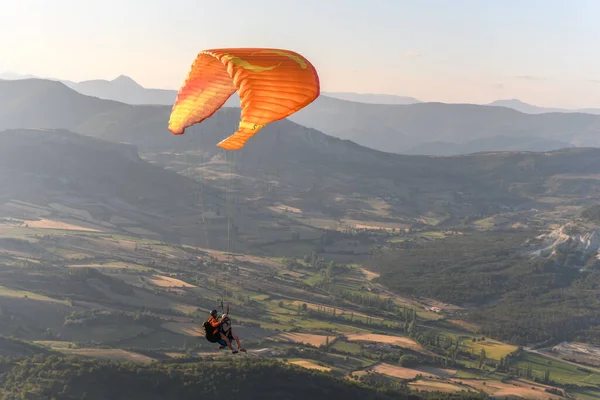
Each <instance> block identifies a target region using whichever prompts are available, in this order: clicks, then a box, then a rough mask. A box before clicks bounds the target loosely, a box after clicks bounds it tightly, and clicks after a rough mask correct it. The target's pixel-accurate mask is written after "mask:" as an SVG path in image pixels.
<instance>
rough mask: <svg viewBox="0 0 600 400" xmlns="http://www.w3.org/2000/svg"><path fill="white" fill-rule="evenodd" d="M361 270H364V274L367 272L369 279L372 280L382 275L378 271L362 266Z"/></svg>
mask: <svg viewBox="0 0 600 400" xmlns="http://www.w3.org/2000/svg"><path fill="white" fill-rule="evenodd" d="M360 270H361V271H362V273H363V274H365V276H366V277H367V280H368V281H372V280H373V279H375V278H379V276H380V275H379V274H378V273H375V272H372V271H369V270H366V269H364V268H361V269H360Z"/></svg>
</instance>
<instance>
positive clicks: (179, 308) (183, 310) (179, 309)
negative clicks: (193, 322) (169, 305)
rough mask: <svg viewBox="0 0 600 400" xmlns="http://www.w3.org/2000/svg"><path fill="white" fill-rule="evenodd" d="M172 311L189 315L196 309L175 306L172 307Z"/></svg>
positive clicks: (180, 305) (181, 305) (182, 305)
mask: <svg viewBox="0 0 600 400" xmlns="http://www.w3.org/2000/svg"><path fill="white" fill-rule="evenodd" d="M173 309H174V310H177V311H179V312H182V313H184V314H190V313H193V312H195V311H196V310H197V309H198V307H194V306H189V305H187V304H175V305H174V306H173Z"/></svg>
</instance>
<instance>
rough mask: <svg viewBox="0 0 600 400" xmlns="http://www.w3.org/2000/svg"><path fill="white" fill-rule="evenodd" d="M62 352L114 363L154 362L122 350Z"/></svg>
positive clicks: (69, 350) (71, 350) (140, 355)
mask: <svg viewBox="0 0 600 400" xmlns="http://www.w3.org/2000/svg"><path fill="white" fill-rule="evenodd" d="M62 352H63V353H65V354H75V355H79V356H86V357H94V358H108V359H111V360H116V361H132V362H140V363H151V362H152V361H154V359H153V358H150V357H147V356H144V355H142V354H138V353H134V352H132V351H126V350H122V349H63V350H62Z"/></svg>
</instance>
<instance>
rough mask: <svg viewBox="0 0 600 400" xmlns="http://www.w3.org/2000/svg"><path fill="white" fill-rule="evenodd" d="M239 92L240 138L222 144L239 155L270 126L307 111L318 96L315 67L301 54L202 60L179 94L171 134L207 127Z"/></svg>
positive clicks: (261, 52)
mask: <svg viewBox="0 0 600 400" xmlns="http://www.w3.org/2000/svg"><path fill="white" fill-rule="evenodd" d="M236 90H237V92H238V94H239V96H240V104H241V107H242V114H241V121H240V124H239V127H238V130H237V132H235V133H234V134H233V135H231V136H230V137H228V138H226V139H224V140H223V141H221V142H220V143H219V144H218V146H219V147H222V148H224V149H226V150H238V149H241V148H242V147H243V146H244V144H245V143H246V141H248V139H250V138H251V137H252V136H254V135H255V134H256V133H257V132H258V131H259V130H261V129H262V128H263V127H264V126H265V125H267V124H268V123H270V122H273V121H277V120H280V119H283V118H285V117H288V116H289V115H291V114H293V113H295V112H296V111H298V110H300V109H302V108H304V107H306V106H307V105H308V104H310V103H311V102H313V101H314V100H315V99H316V98H317V97H318V96H319V94H320V84H319V76H318V74H317V71H316V69H315V68H314V66H313V65H312V64H311V63H310V62H309V61H308V60H307V59H306V58H304V57H303V56H301V55H300V54H298V53H296V52H293V51H290V50H282V49H266V48H234V49H213V50H205V51H202V52H200V53H199V54H198V56H197V57H196V60H195V61H194V63H193V64H192V68H191V70H190V72H189V73H188V76H187V78H186V80H185V83H184V84H183V86H182V87H181V89H179V92H178V93H177V99H176V100H175V104H174V105H173V109H172V111H171V117H170V119H169V130H170V131H171V132H172V133H173V134H175V135H181V134H183V133H184V132H185V129H186V128H187V127H190V126H192V125H194V124H197V123H200V122H202V121H204V120H205V119H206V118H208V117H210V116H211V115H213V114H214V113H215V112H216V111H217V110H218V109H219V108H221V107H222V106H223V104H225V102H226V101H227V99H228V98H229V97H230V96H231V95H232V94H233V93H234V92H235V91H236Z"/></svg>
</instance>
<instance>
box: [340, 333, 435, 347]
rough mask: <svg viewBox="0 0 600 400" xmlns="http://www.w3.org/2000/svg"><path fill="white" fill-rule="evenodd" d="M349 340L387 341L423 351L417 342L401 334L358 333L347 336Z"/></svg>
mask: <svg viewBox="0 0 600 400" xmlns="http://www.w3.org/2000/svg"><path fill="white" fill-rule="evenodd" d="M347 338H348V340H349V341H351V342H352V341H362V342H377V343H387V344H393V345H396V346H400V347H405V348H407V349H412V350H416V351H424V350H425V349H424V348H423V346H421V345H420V344H419V343H417V342H415V341H414V340H412V339H409V338H406V337H401V336H391V335H378V334H374V333H358V334H354V335H348V336H347Z"/></svg>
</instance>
